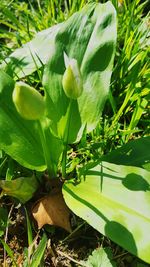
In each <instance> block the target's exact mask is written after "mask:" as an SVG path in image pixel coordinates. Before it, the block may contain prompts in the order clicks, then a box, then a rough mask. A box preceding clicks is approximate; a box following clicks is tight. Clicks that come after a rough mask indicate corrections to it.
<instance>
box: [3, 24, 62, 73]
mask: <svg viewBox="0 0 150 267" xmlns="http://www.w3.org/2000/svg"><path fill="white" fill-rule="evenodd" d="M60 25H61V24H58V25H55V26H53V27H51V28H49V29H46V30H44V31H41V32H39V33H37V35H36V36H35V38H34V39H33V40H31V41H30V42H28V43H26V44H24V45H23V47H22V48H19V49H16V50H15V51H14V52H13V53H12V54H11V55H10V56H9V57H8V58H6V59H5V62H3V64H2V65H1V68H3V69H4V70H5V72H7V73H8V74H9V75H10V76H12V77H15V78H16V77H17V78H22V77H25V76H27V75H29V74H31V73H32V72H34V71H36V70H37V68H40V67H42V66H43V65H45V63H46V62H47V60H48V58H49V56H50V53H51V46H52V43H53V41H54V38H55V35H56V33H57V32H58V30H59V28H60Z"/></svg>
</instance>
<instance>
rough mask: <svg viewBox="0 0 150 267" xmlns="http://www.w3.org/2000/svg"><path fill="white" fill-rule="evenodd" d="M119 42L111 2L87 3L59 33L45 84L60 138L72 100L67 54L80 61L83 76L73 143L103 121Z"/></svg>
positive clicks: (72, 125)
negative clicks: (66, 81) (66, 83)
mask: <svg viewBox="0 0 150 267" xmlns="http://www.w3.org/2000/svg"><path fill="white" fill-rule="evenodd" d="M115 44H116V12H115V9H114V7H113V5H112V4H111V2H107V3H105V4H89V5H86V6H85V7H84V8H83V9H82V10H81V11H79V12H77V13H75V14H73V15H72V16H71V17H70V18H69V19H68V20H67V21H65V22H64V23H62V24H61V27H60V29H59V30H58V32H57V33H56V36H55V40H54V42H53V43H52V44H51V54H50V58H49V62H48V64H47V65H46V68H45V72H44V76H43V84H44V87H45V90H46V101H47V107H48V109H47V113H48V116H49V118H50V119H51V121H52V126H51V127H52V129H53V132H54V133H55V135H58V136H59V137H60V138H63V133H64V131H65V127H66V117H67V116H68V114H67V110H68V109H69V103H70V99H69V98H68V97H67V96H66V94H65V92H64V90H63V87H62V79H63V75H64V72H65V60H64V53H65V54H66V55H67V56H68V57H69V58H74V59H75V60H77V62H78V65H79V67H80V70H81V75H82V79H83V93H82V95H81V96H80V97H79V98H78V99H77V100H73V103H72V109H71V119H70V131H69V141H68V142H69V143H72V142H74V141H76V140H77V139H80V138H81V134H82V132H83V129H84V128H85V127H87V130H88V131H91V130H93V129H94V128H95V126H96V124H97V123H98V122H99V118H100V115H101V112H102V110H103V107H104V103H105V100H106V98H107V95H108V91H109V84H110V78H111V73H112V66H113V59H114V52H115Z"/></svg>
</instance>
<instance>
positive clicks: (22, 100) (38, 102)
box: [12, 82, 45, 120]
mask: <svg viewBox="0 0 150 267" xmlns="http://www.w3.org/2000/svg"><path fill="white" fill-rule="evenodd" d="M12 98H13V102H14V104H15V107H16V109H17V111H18V113H19V114H20V115H21V116H22V117H23V118H24V119H26V120H39V119H40V118H41V117H43V115H44V112H45V101H44V98H43V97H42V95H41V94H40V93H39V92H38V91H36V90H35V89H34V88H33V87H31V86H29V85H28V84H25V83H23V82H17V83H16V85H15V88H14V91H13V95H12Z"/></svg>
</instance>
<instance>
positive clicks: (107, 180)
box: [63, 162, 150, 263]
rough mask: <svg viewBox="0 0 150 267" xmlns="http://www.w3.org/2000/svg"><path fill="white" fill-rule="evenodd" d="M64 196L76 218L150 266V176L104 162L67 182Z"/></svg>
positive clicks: (140, 171) (139, 169)
mask: <svg viewBox="0 0 150 267" xmlns="http://www.w3.org/2000/svg"><path fill="white" fill-rule="evenodd" d="M63 195H64V198H65V201H66V204H67V205H68V207H69V208H70V209H71V210H72V211H73V212H74V213H75V214H76V215H78V216H80V217H81V218H83V219H84V220H86V221H87V222H88V223H89V224H90V225H92V226H93V227H94V228H95V229H97V230H98V231H100V232H101V233H102V234H104V235H106V236H107V237H109V238H110V239H111V240H113V241H114V242H116V243H117V244H119V245H120V246H122V247H123V248H125V249H126V250H128V251H129V252H131V253H132V254H135V255H136V256H137V257H139V258H141V259H143V260H144V261H146V262H148V263H150V253H149V251H150V242H149V235H148V233H149V232H150V208H149V207H150V172H148V171H146V170H144V169H142V168H138V167H131V166H123V165H115V164H112V163H108V162H101V163H100V164H98V165H97V166H96V167H94V168H93V169H87V170H86V169H85V170H84V171H83V174H82V176H81V181H80V182H78V183H76V182H73V181H68V182H66V183H65V184H64V187H63Z"/></svg>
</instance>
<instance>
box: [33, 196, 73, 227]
mask: <svg viewBox="0 0 150 267" xmlns="http://www.w3.org/2000/svg"><path fill="white" fill-rule="evenodd" d="M32 214H33V217H34V218H35V220H36V221H37V224H38V228H39V229H41V228H42V226H43V225H45V224H50V225H55V226H60V227H62V228H64V229H65V230H66V231H68V232H71V225H70V220H69V217H70V211H69V209H68V207H67V205H66V203H65V201H64V199H63V196H62V193H60V192H59V193H57V194H53V195H48V196H45V197H43V198H41V199H40V200H39V201H38V202H36V204H35V205H34V207H33V209H32Z"/></svg>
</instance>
